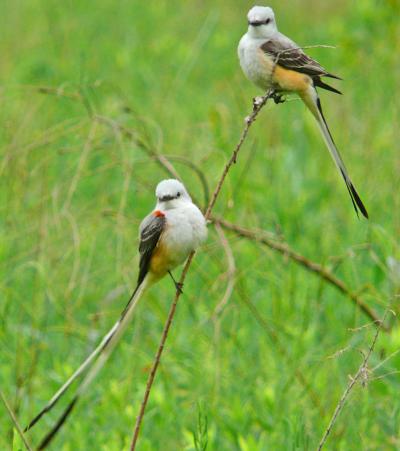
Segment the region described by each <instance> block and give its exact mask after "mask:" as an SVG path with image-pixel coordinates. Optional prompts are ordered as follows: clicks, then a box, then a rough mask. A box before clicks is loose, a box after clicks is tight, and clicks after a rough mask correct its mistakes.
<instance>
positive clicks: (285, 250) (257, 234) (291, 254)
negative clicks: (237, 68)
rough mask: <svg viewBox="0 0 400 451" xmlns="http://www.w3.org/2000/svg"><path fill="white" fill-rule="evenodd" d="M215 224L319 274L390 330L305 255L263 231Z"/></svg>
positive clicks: (225, 223)
mask: <svg viewBox="0 0 400 451" xmlns="http://www.w3.org/2000/svg"><path fill="white" fill-rule="evenodd" d="M213 221H214V222H215V223H218V224H220V225H221V226H222V227H223V228H224V229H227V230H230V231H232V232H234V233H235V234H236V235H238V236H241V237H243V238H248V239H250V240H254V241H256V242H258V243H262V244H264V245H265V246H267V247H269V248H271V249H273V250H275V251H277V252H279V253H280V254H282V255H284V256H286V257H288V258H290V259H291V260H293V261H295V262H296V263H298V264H300V265H301V266H303V268H306V269H307V270H308V271H311V272H313V273H314V274H317V275H318V276H319V277H321V278H322V279H324V280H325V281H326V282H328V283H330V284H331V285H332V286H334V287H335V288H336V289H337V290H339V291H340V292H341V293H343V294H344V295H345V296H347V297H348V298H349V299H350V300H351V301H352V302H354V304H356V305H357V307H359V308H360V309H361V310H362V311H363V312H364V313H365V314H366V315H367V316H368V317H369V318H371V319H372V320H373V322H374V323H377V324H379V325H380V326H379V327H380V328H382V329H383V330H385V331H388V330H389V327H388V326H386V325H384V324H383V325H382V324H381V321H380V319H379V317H378V315H377V314H376V313H375V312H374V311H373V310H372V309H371V308H370V307H369V306H368V305H367V304H366V303H365V302H364V301H363V300H362V299H361V298H360V296H358V295H357V294H355V293H354V292H353V291H351V290H350V288H348V287H347V286H346V285H345V283H344V282H343V281H342V280H340V279H338V278H337V277H336V276H335V275H333V274H332V273H331V272H330V271H329V270H327V269H325V268H324V267H323V266H321V265H320V264H318V263H315V262H313V261H311V260H309V259H308V258H306V257H304V256H303V255H301V254H299V253H297V252H295V251H294V250H293V249H291V248H290V247H289V246H288V245H287V244H285V243H281V242H278V241H275V240H273V239H271V238H269V237H268V236H267V234H266V233H263V232H262V231H254V230H250V229H246V228H244V227H241V226H238V225H236V224H232V223H230V222H228V221H226V220H225V219H222V218H219V217H218V218H216V217H214V218H213Z"/></svg>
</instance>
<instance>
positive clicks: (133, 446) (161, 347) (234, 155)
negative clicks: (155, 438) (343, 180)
mask: <svg viewBox="0 0 400 451" xmlns="http://www.w3.org/2000/svg"><path fill="white" fill-rule="evenodd" d="M272 93H273V91H272V89H269V90H268V91H267V93H266V94H265V95H264V96H263V97H262V98H261V99H260V100H259V101H257V102H254V104H253V112H252V113H251V115H250V116H248V117H247V118H246V120H245V127H244V129H243V132H242V135H241V137H240V139H239V142H238V144H237V145H236V147H235V149H234V151H233V153H232V156H231V158H230V159H229V161H228V162H227V163H226V165H225V167H224V169H223V171H222V174H221V177H220V179H219V181H218V183H217V186H216V188H215V190H214V192H213V194H212V196H211V200H210V202H209V204H208V207H207V210H206V213H205V215H204V216H205V218H206V220H208V219H209V218H210V216H211V212H212V210H213V208H214V206H215V203H216V201H217V199H218V196H219V194H220V192H221V189H222V186H223V184H224V181H225V178H226V176H227V175H228V172H229V170H230V168H231V167H232V165H233V164H234V163H236V160H237V156H238V153H239V151H240V149H241V147H242V145H243V143H244V141H245V139H246V137H247V134H248V132H249V129H250V127H251V125H252V124H253V122H254V121H255V120H256V118H257V116H258V113H259V112H260V111H261V109H262V108H263V106H264V105H265V104H266V103H267V101H268V99H269V98H270V97H271V95H272ZM194 254H195V253H194V252H192V253H191V254H190V256H189V258H188V260H187V262H186V264H185V266H184V268H183V271H182V275H181V278H180V281H179V282H180V283H181V284H182V285H183V283H184V281H185V278H186V274H187V272H188V271H189V268H190V265H191V264H192V261H193V257H194ZM180 294H181V291H179V290H177V292H176V293H175V298H174V301H173V303H172V305H171V308H170V311H169V313H168V318H167V321H166V323H165V326H164V329H163V333H162V336H161V341H160V344H159V347H158V349H157V353H156V356H155V358H154V361H153V365H152V368H151V371H150V374H149V377H148V380H147V384H146V389H145V393H144V397H143V401H142V404H141V406H140V410H139V414H138V416H137V419H136V423H135V428H134V433H133V438H132V442H131V446H130V450H131V451H134V450H135V449H136V444H137V440H138V437H139V432H140V426H141V424H142V420H143V416H144V413H145V410H146V405H147V402H148V399H149V396H150V391H151V388H152V385H153V382H154V378H155V375H156V372H157V368H158V365H159V363H160V359H161V355H162V352H163V350H164V346H165V342H166V340H167V337H168V332H169V329H170V327H171V324H172V320H173V318H174V315H175V311H176V306H177V304H178V301H179V298H180Z"/></svg>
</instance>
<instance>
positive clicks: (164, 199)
mask: <svg viewBox="0 0 400 451" xmlns="http://www.w3.org/2000/svg"><path fill="white" fill-rule="evenodd" d="M156 197H157V208H160V209H161V210H171V209H173V208H177V207H179V206H180V205H182V203H185V202H192V199H191V198H190V196H189V194H188V192H187V191H186V188H185V187H184V186H183V184H182V183H181V182H180V181H179V180H176V179H167V180H163V181H161V182H160V183H159V184H158V185H157V188H156Z"/></svg>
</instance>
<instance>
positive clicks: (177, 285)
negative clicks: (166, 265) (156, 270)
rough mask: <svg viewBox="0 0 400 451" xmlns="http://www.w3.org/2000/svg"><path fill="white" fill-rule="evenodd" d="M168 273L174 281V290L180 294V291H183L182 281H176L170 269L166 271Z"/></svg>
mask: <svg viewBox="0 0 400 451" xmlns="http://www.w3.org/2000/svg"><path fill="white" fill-rule="evenodd" d="M168 274H169V275H170V276H171V279H172V280H173V282H174V285H175V288H176V291H178V292H179V293H180V294H182V293H183V291H182V288H183V283H180V282H177V281H176V280H175V278H174V276H173V275H172V272H171V271H168Z"/></svg>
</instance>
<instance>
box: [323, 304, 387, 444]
mask: <svg viewBox="0 0 400 451" xmlns="http://www.w3.org/2000/svg"><path fill="white" fill-rule="evenodd" d="M387 314H388V310H386V312H385V314H384V315H383V319H382V320H378V327H377V329H376V331H375V335H374V338H373V340H372V343H371V345H370V347H369V349H368V352H367V353H366V354H365V356H364V359H363V361H362V363H361V365H360V367H359V368H358V371H357V373H356V374H355V375H354V377H352V378H351V380H350V383H349V385H348V386H347V387H346V389H345V391H344V392H343V395H342V397H341V398H340V400H339V402H338V404H337V406H336V409H335V411H334V412H333V415H332V418H331V420H330V421H329V424H328V426H327V428H326V429H325V432H324V435H323V436H322V439H321V441H320V443H319V445H318V448H317V451H321V449H322V448H323V447H324V445H325V443H326V440H327V439H328V436H329V434H330V433H331V431H332V428H333V426H334V425H335V422H336V420H337V418H338V416H339V414H340V412H341V411H342V409H343V407H344V404H345V402H346V400H347V398H348V397H349V394H350V392H351V391H352V389H353V387H354V386H355V385H356V383H357V382H358V380H359V379H360V378H361V377H363V375H364V374H365V373H366V372H367V371H368V361H369V358H370V357H371V354H372V351H373V350H374V348H375V345H376V342H377V340H378V336H379V332H380V331H381V328H382V326H383V325H384V323H385V319H386V316H387Z"/></svg>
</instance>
